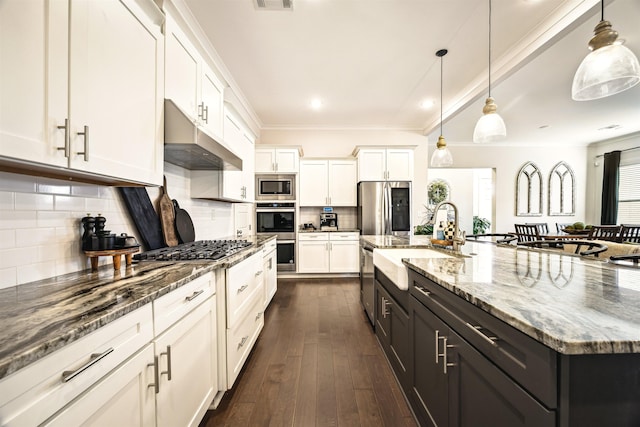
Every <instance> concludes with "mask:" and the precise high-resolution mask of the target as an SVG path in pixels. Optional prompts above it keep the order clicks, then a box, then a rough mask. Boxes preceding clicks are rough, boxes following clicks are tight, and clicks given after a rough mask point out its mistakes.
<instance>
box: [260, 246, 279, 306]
mask: <svg viewBox="0 0 640 427" xmlns="http://www.w3.org/2000/svg"><path fill="white" fill-rule="evenodd" d="M276 263H277V258H276V251H275V250H272V251H270V252H269V253H268V254H267V255H266V256H265V257H264V261H263V270H264V308H265V309H266V308H267V306H268V305H269V303H270V302H271V300H272V299H273V296H274V295H275V294H276V291H277V290H278V272H277V270H276V268H277V265H276Z"/></svg>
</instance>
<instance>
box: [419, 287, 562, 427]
mask: <svg viewBox="0 0 640 427" xmlns="http://www.w3.org/2000/svg"><path fill="white" fill-rule="evenodd" d="M409 305H410V314H409V318H410V330H411V341H412V344H413V345H412V350H413V351H412V355H411V358H410V359H411V361H410V363H411V369H410V372H412V377H413V378H412V381H411V382H412V388H411V391H410V393H409V399H410V401H411V406H412V408H413V410H414V413H415V414H416V417H418V421H419V423H420V425H422V426H439V427H442V426H492V427H501V426H505V427H517V426H531V427H545V426H554V425H555V412H554V411H549V410H547V409H546V408H544V407H543V406H542V405H540V404H539V403H538V402H537V401H536V400H535V399H534V398H533V397H531V396H530V395H529V394H528V393H527V392H526V391H524V390H523V389H522V388H520V387H519V386H518V385H517V384H516V383H515V382H514V381H513V380H512V379H511V378H509V377H508V376H507V375H505V374H504V373H503V372H502V371H501V370H500V369H498V368H497V367H496V366H495V365H494V364H492V363H491V362H489V361H488V360H487V359H486V358H485V357H484V356H482V355H481V354H480V353H479V352H478V351H477V350H475V349H474V348H473V347H472V346H471V345H470V344H469V343H468V342H467V341H466V340H464V339H463V338H461V337H460V336H459V335H458V334H456V333H455V332H454V331H453V330H451V329H450V328H449V327H448V326H447V325H446V324H445V323H444V322H443V321H442V320H441V319H440V318H439V317H438V316H436V315H435V314H433V313H432V312H431V311H430V310H429V309H428V308H426V307H425V306H423V305H422V304H421V303H420V302H419V301H418V300H417V299H415V298H412V299H411V301H410V302H409Z"/></svg>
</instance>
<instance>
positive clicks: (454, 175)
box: [422, 168, 474, 234]
mask: <svg viewBox="0 0 640 427" xmlns="http://www.w3.org/2000/svg"><path fill="white" fill-rule="evenodd" d="M427 175H428V178H429V182H431V181H433V180H434V179H443V180H445V181H446V182H447V184H449V187H450V188H451V194H449V198H448V200H449V201H450V202H452V203H453V204H454V205H456V207H457V208H458V221H459V228H460V230H464V231H466V232H467V234H472V233H473V184H474V182H473V169H452V168H446V169H439V168H431V169H430V170H429V173H428V174H427ZM443 210H444V209H443ZM422 212H425V209H424V206H423V207H422ZM423 222H424V221H423Z"/></svg>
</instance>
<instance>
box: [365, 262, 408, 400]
mask: <svg viewBox="0 0 640 427" xmlns="http://www.w3.org/2000/svg"><path fill="white" fill-rule="evenodd" d="M375 278H376V280H375V310H374V312H375V333H376V336H377V337H378V341H379V342H380V345H381V346H382V349H383V350H384V352H385V355H386V356H387V359H388V360H389V363H390V364H391V367H392V368H393V371H394V373H395V375H396V377H397V379H398V382H399V383H400V387H401V388H402V390H403V391H404V393H405V395H407V394H408V392H409V389H410V382H409V381H410V378H409V373H408V371H407V368H408V366H409V313H408V312H407V307H406V304H407V301H408V297H409V292H407V291H400V290H399V289H398V288H397V287H396V286H395V285H394V284H393V283H392V282H391V281H390V280H389V279H388V278H387V277H386V276H385V275H384V274H383V273H381V272H379V271H378V270H377V269H376V272H375Z"/></svg>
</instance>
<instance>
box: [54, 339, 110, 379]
mask: <svg viewBox="0 0 640 427" xmlns="http://www.w3.org/2000/svg"><path fill="white" fill-rule="evenodd" d="M111 352H113V347H110V348H108V349H106V350H105V351H104V352H102V353H93V354H92V355H91V356H89V361H88V362H87V363H85V364H84V365H82V366H80V367H79V368H78V369H76V370H75V371H64V372H63V373H62V382H63V383H67V382H69V381H71V380H72V379H74V378H75V377H77V376H78V375H80V374H81V373H83V372H84V371H86V370H87V369H89V368H90V367H92V366H93V365H95V364H96V363H98V362H99V361H100V360H102V359H103V358H104V357H106V356H107V355H108V354H109V353H111Z"/></svg>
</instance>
